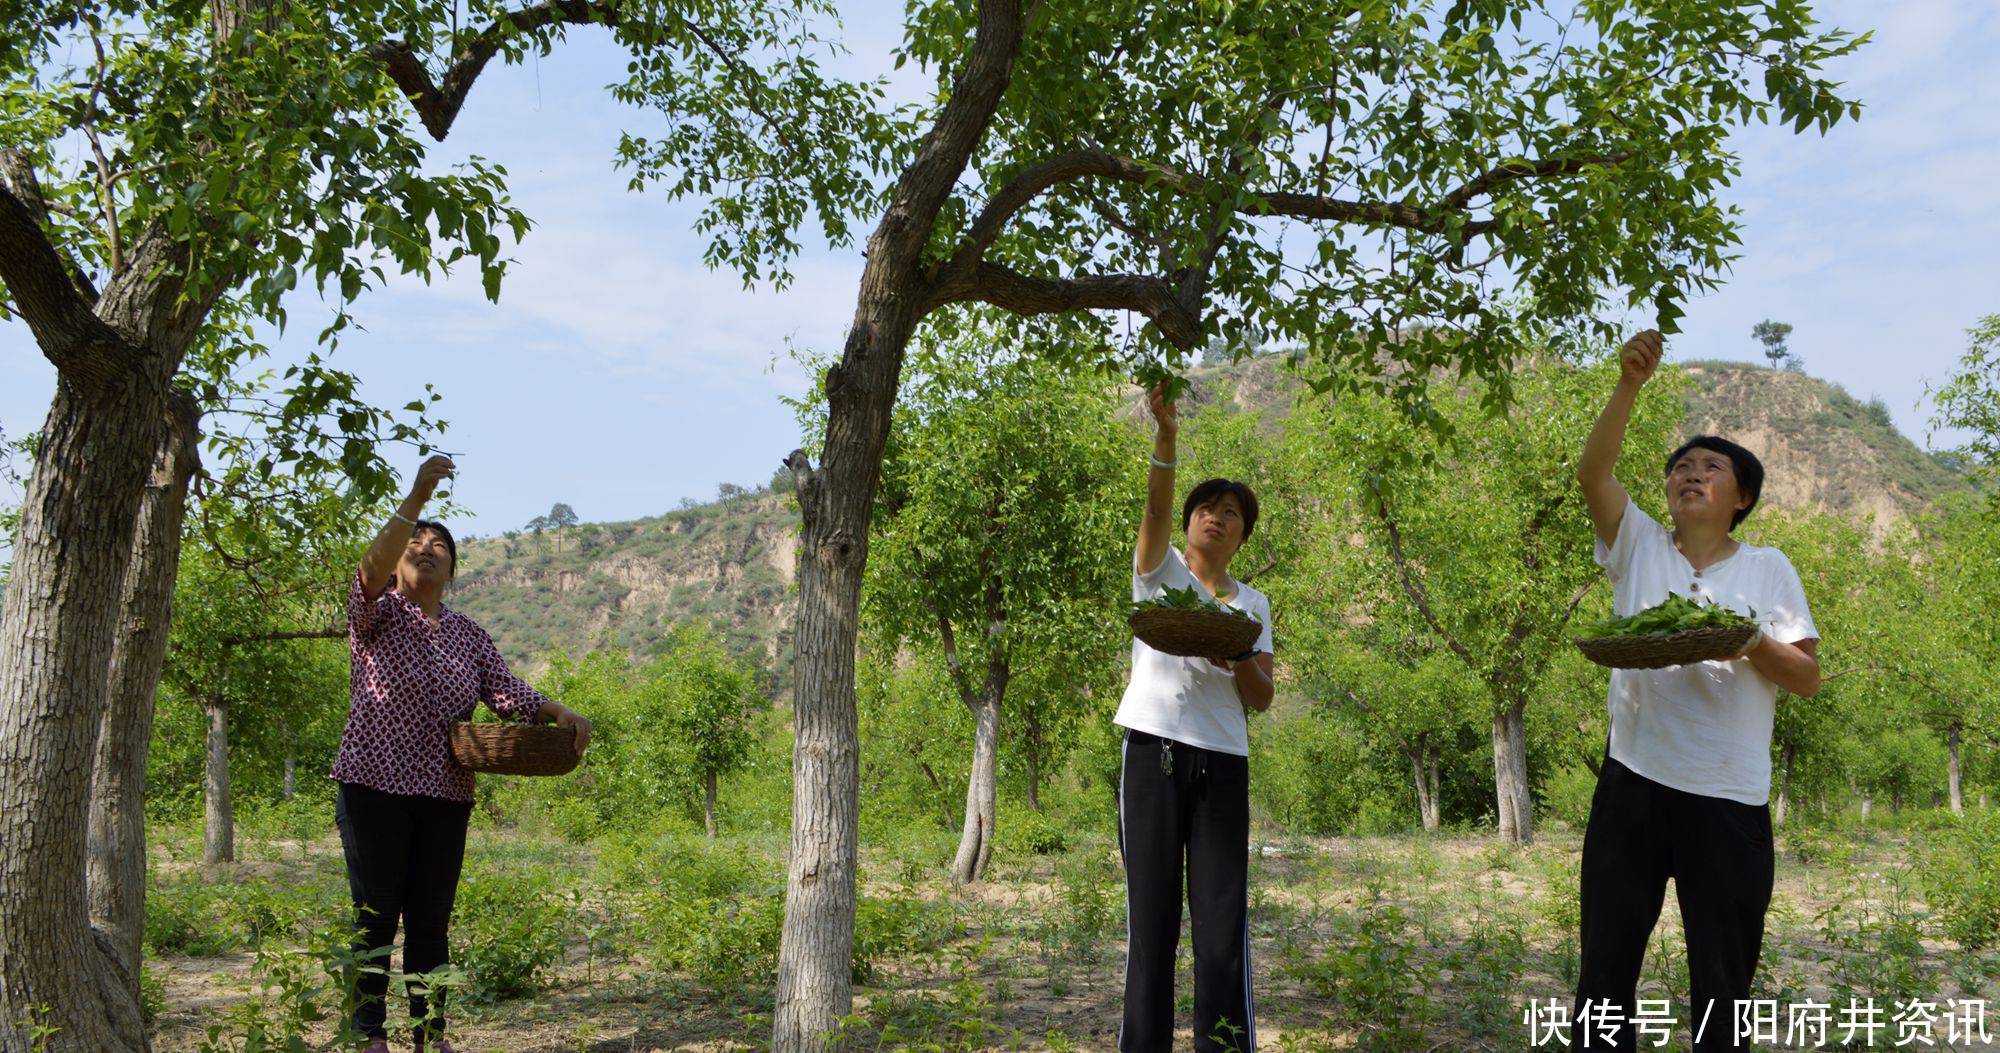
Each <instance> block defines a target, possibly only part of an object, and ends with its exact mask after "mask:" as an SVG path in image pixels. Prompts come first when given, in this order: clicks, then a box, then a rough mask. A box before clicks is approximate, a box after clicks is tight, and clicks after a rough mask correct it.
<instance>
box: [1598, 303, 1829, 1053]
mask: <svg viewBox="0 0 2000 1053" xmlns="http://www.w3.org/2000/svg"><path fill="white" fill-rule="evenodd" d="M1661 350H1662V344H1661V337H1660V334H1659V333H1657V332H1654V331H1652V330H1647V331H1645V332H1642V333H1640V334H1638V335H1637V336H1634V337H1633V338H1632V339H1631V340H1629V341H1627V342H1626V344H1625V347H1624V350H1623V352H1622V353H1621V356H1620V374H1619V378H1618V386H1617V388H1616V389H1615V390H1614V391H1613V392H1612V394H1611V400H1610V402H1609V403H1608V404H1606V406H1605V407H1604V412H1603V414H1602V415H1600V416H1599V417H1598V419H1597V425H1596V427H1595V428H1593V429H1592V430H1591V433H1590V438H1589V439H1588V440H1586V442H1585V444H1584V448H1583V458H1582V460H1581V461H1580V462H1578V466H1577V480H1578V481H1579V482H1580V483H1581V484H1582V485H1583V493H1584V497H1585V500H1586V501H1587V503H1588V504H1589V507H1590V519H1591V524H1592V526H1593V527H1594V528H1595V530H1596V533H1597V562H1598V563H1599V564H1600V565H1601V566H1603V567H1604V572H1605V575H1606V576H1607V577H1608V578H1610V579H1611V586H1612V606H1613V609H1614V611H1615V612H1616V613H1617V614H1619V615H1620V616H1623V615H1628V614H1632V613H1634V612H1637V611H1641V610H1644V609H1645V608H1647V607H1651V606H1653V605H1655V604H1658V603H1660V602H1662V601H1663V600H1665V599H1666V598H1667V596H1668V594H1669V593H1673V594H1677V595H1681V596H1685V597H1687V598H1689V599H1693V600H1698V601H1703V602H1710V603H1719V604H1722V605H1723V606H1726V607H1729V608H1731V609H1732V610H1735V611H1737V612H1738V613H1741V614H1745V615H1752V616H1754V617H1755V618H1756V619H1757V622H1758V625H1759V633H1758V635H1757V636H1756V638H1755V639H1753V640H1752V641H1751V643H1750V645H1749V646H1748V647H1746V648H1745V649H1744V651H1743V653H1742V654H1740V655H1738V656H1737V657H1735V658H1733V659H1729V660H1726V661H1715V662H1700V663H1697V664H1694V665H1683V666H1676V667H1673V668H1669V669H1619V670H1614V671H1613V672H1612V674H1611V692H1610V709H1611V734H1610V739H1609V741H1608V743H1607V744H1606V748H1605V758H1604V764H1603V767H1602V769H1601V771H1600V773H1599V775H1598V780H1597V791H1596V794H1595V796H1593V797H1592V799H1591V805H1590V823H1589V826H1588V828H1587V829H1586V830H1585V832H1584V839H1583V865H1582V872H1581V874H1582V897H1581V898H1582V921H1583V932H1582V954H1581V962H1580V975H1579V979H1578V981H1577V1006H1576V1012H1575V1015H1574V1016H1573V1018H1572V1040H1571V1046H1572V1048H1597V1049H1621V1050H1631V1049H1634V1048H1635V1044H1636V1035H1635V1033H1634V1032H1635V1029H1634V1027H1633V1025H1632V1021H1633V1019H1634V1013H1635V1012H1636V1008H1637V1005H1636V998H1637V990H1638V982H1639V969H1640V964H1641V963H1642V962H1643V961H1644V959H1645V954H1646V944H1647V941H1648V940H1649V939H1650V937H1651V935H1652V931H1653V925H1654V923H1655V922H1657V921H1658V919H1659V916H1660V907H1661V904H1662V902H1663V901H1664V899H1665V894H1666V883H1667V879H1668V878H1669V877H1671V878H1673V879H1674V891H1675V894H1676V897H1677V898H1678V899H1679V900H1680V908H1681V919H1682V921H1683V923H1684V925H1685V928H1686V930H1687V960H1688V978H1689V1002H1690V1006H1689V1016H1688V1022H1689V1028H1690V1031H1691V1032H1692V1034H1693V1035H1694V1037H1695V1046H1694V1048H1695V1049H1696V1050H1698V1051H1708V1050H1725V1049H1726V1050H1736V1049H1748V1048H1749V1045H1748V1042H1747V1041H1746V1039H1747V1038H1748V1029H1747V1028H1744V1027H1739V1015H1738V1014H1739V1011H1741V1010H1743V1009H1747V1008H1748V1007H1747V1005H1745V1004H1744V1003H1746V1002H1747V1000H1748V999H1749V998H1750V981H1751V977H1753V976H1754V975H1755V974H1756V971H1757V958H1758V955H1759V954H1760V953H1761V951H1762V947H1763V941H1764V912H1765V910H1766V909H1767V908H1768V907H1769V906H1770V902H1771V882H1772V875H1773V854H1772V850H1771V814H1770V808H1769V805H1768V801H1769V798H1770V789H1771V724H1772V718H1773V714H1774V713H1775V711H1776V705H1777V696H1778V690H1779V689H1780V688H1783V689H1784V690H1786V691H1788V692H1790V693H1792V694H1793V695H1797V696H1800V697H1808V696H1811V695H1812V694H1814V693H1815V692H1817V691H1818V690H1819V684H1820V673H1819V659H1818V657H1817V652H1818V647H1819V630H1817V629H1816V628H1814V627H1813V622H1812V613H1811V611H1810V610H1809V609H1808V608H1807V605H1806V597H1805V591H1804V589H1802V588H1801V587H1800V585H1799V575H1798V572H1797V571H1795V570H1794V569H1792V564H1791V561H1790V560H1788V559H1786V558H1785V554H1784V553H1782V552H1780V551H1778V550H1777V549H1775V548H1767V547H1764V546H1760V545H1747V544H1744V543H1742V542H1739V541H1737V540H1736V539H1735V538H1733V537H1731V536H1730V532H1731V531H1733V530H1734V529H1735V528H1736V526H1737V524H1739V523H1741V522H1742V521H1743V517H1744V516H1747V515H1749V514H1750V510H1751V509H1752V508H1754V507H1756V504H1757V497H1758V494H1759V493H1760V492H1761V490H1762V489H1763V484H1764V468H1763V465H1761V464H1760V463H1758V461H1757V458H1756V457H1755V456H1754V455H1752V454H1751V453H1750V451H1748V450H1746V449H1744V448H1743V447H1741V446H1738V445H1737V444H1735V443H1733V442H1730V441H1729V440H1727V439H1721V438H1718V437H1716V436H1713V435H1697V436H1695V437H1694V438H1693V439H1690V440H1688V442H1686V443H1685V444H1683V445H1682V446H1681V447H1680V448H1679V449H1677V450H1675V451H1674V452H1673V453H1672V454H1671V455H1669V456H1668V457H1667V462H1666V490H1667V510H1668V512H1669V513H1670V514H1671V517H1672V519H1673V529H1672V530H1671V531H1669V530H1667V529H1666V528H1665V527H1663V526H1662V525H1661V524H1660V523H1658V522H1657V521H1655V520H1654V519H1653V518H1652V517H1651V516H1648V515H1647V514H1646V513H1645V512H1643V511H1641V510H1640V509H1639V506H1638V505H1637V504H1635V503H1633V501H1632V498H1631V496H1630V495H1628V494H1627V493H1626V492H1625V490H1624V488H1623V487H1621V486H1619V484H1618V480H1617V479H1616V478H1614V477H1613V475H1612V468H1613V467H1614V466H1615V465H1616V464H1617V462H1618V454H1619V449H1620V447H1622V446H1623V445H1624V441H1625V426H1626V424H1627V422H1628V421H1629V420H1630V419H1631V414H1632V406H1633V404H1634V403H1635V402H1636V401H1637V399H1638V397H1639V393H1640V390H1641V389H1642V388H1644V387H1645V384H1646V382H1647V381H1648V380H1651V379H1652V377H1653V374H1654V372H1655V371H1656V370H1658V368H1659V364H1660V354H1661ZM1739 1034H1740V1035H1742V1037H1738V1036H1739Z"/></svg>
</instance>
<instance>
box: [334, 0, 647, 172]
mask: <svg viewBox="0 0 2000 1053" xmlns="http://www.w3.org/2000/svg"><path fill="white" fill-rule="evenodd" d="M558 23H565V24H569V25H602V26H617V25H621V24H623V17H622V15H621V13H620V11H619V5H618V4H617V3H616V2H613V0H606V2H596V0H543V2H542V3H539V4H534V5H532V6H530V7H523V8H519V9H517V10H513V11H507V12H504V13H502V14H501V15H500V17H499V18H498V19H496V20H495V21H494V22H493V24H492V25H489V26H487V27H486V28H485V29H482V30H480V31H479V32H478V33H475V34H473V36H472V39H471V41H470V42H468V43H467V44H466V45H465V48H464V49H463V50H462V51H460V52H459V53H458V58H457V59H456V60H454V61H453V62H452V64H451V67H450V68H449V69H447V70H445V73H444V80H443V82H442V83H441V84H440V83H433V82H432V81H431V75H430V71H429V70H427V69H425V68H424V63H423V60H422V59H421V58H418V57H417V53H416V52H415V51H413V50H411V49H410V45H409V44H408V43H406V42H404V41H401V40H384V41H381V42H380V43H377V44H375V45H373V46H371V47H370V48H369V49H368V57H370V58H372V59H374V60H376V61H377V62H380V63H381V64H382V66H383V68H384V69H385V70H387V72H388V74H389V79H390V80H393V81H395V82H396V86H397V87H399V88H401V89H403V94H404V95H406V96H408V97H409V100H410V105H411V106H413V107H415V108H416V111H417V116H418V117H420V118H422V119H423V122H424V129H425V130H426V131H428V132H430V133H431V138H433V139H437V140H439V141H442V140H443V139H444V137H445V136H446V135H448V134H449V133H450V132H451V125H452V122H453V121H454V120H456V119H457V117H458V111H459V109H460V108H461V107H463V106H464V105H465V97H466V95H467V94H468V93H469V92H471V91H472V82H473V81H475V80H477V79H479V74H480V72H481V71H482V70H484V69H485V68H486V64H487V63H488V62H489V61H491V60H492V58H493V56H494V55H495V54H496V53H498V52H499V50H500V46H501V44H502V43H504V42H505V41H506V39H507V38H508V37H509V36H512V35H515V34H519V33H532V32H534V31H535V30H537V29H544V28H547V27H548V26H551V25H556V24H558Z"/></svg>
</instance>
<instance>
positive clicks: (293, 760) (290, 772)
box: [278, 742, 299, 801]
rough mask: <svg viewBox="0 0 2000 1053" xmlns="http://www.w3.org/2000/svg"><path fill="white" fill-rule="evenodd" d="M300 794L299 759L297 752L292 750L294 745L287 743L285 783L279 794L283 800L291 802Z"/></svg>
mask: <svg viewBox="0 0 2000 1053" xmlns="http://www.w3.org/2000/svg"><path fill="white" fill-rule="evenodd" d="M298 792H299V757H298V753H297V751H295V750H293V749H292V744H291V743H289V742H287V743H285V781H284V784H283V785H282V786H280V787H279V790H278V793H279V796H280V797H281V798H282V799H284V800H287V801H289V800H291V799H292V797H293V795H295V794H297V793H298Z"/></svg>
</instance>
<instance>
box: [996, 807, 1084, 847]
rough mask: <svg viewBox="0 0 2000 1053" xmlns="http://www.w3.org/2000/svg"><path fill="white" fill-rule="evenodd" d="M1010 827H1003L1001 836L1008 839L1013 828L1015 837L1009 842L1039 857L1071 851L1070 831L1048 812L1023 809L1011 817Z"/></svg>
mask: <svg viewBox="0 0 2000 1053" xmlns="http://www.w3.org/2000/svg"><path fill="white" fill-rule="evenodd" d="M1010 818H1011V819H1012V820H1013V821H1012V823H1011V824H1009V826H1003V827H1001V836H1002V837H1003V838H1004V837H1007V834H1008V831H1009V829H1010V828H1011V830H1012V832H1013V837H1011V838H1008V839H1009V840H1012V841H1015V842H1017V843H1019V845H1020V846H1021V847H1022V848H1023V849H1026V850H1027V851H1029V852H1032V853H1034V854H1035V855H1038V856H1049V855H1058V854H1060V853H1062V852H1065V851H1067V850H1068V849H1069V829H1068V827H1067V826H1066V825H1065V824H1064V823H1063V822H1062V821H1061V820H1058V819H1057V818H1056V817H1055V816H1053V815H1050V814H1049V813H1048V812H1038V811H1035V810H1034V809H1023V810H1022V811H1021V812H1019V813H1018V814H1015V815H1013V816H1010Z"/></svg>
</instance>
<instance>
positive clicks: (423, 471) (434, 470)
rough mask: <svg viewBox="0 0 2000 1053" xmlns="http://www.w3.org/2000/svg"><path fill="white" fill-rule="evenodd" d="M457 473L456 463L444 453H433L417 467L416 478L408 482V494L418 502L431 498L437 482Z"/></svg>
mask: <svg viewBox="0 0 2000 1053" xmlns="http://www.w3.org/2000/svg"><path fill="white" fill-rule="evenodd" d="M457 474H458V465H456V464H454V463H452V459H451V458H449V457H446V456H445V455H444V454H441V453H439V454H433V455H431V457H430V458H428V459H427V460H425V461H424V463H423V464H422V465H420V466H418V468H417V478H416V479H415V481H413V482H411V483H410V496H411V497H413V498H416V500H417V503H418V504H422V503H423V502H425V501H428V500H430V499H431V495H432V494H434V493H436V492H437V488H438V484H439V483H441V482H444V481H445V480H446V479H449V478H451V477H453V476H455V475H457Z"/></svg>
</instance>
